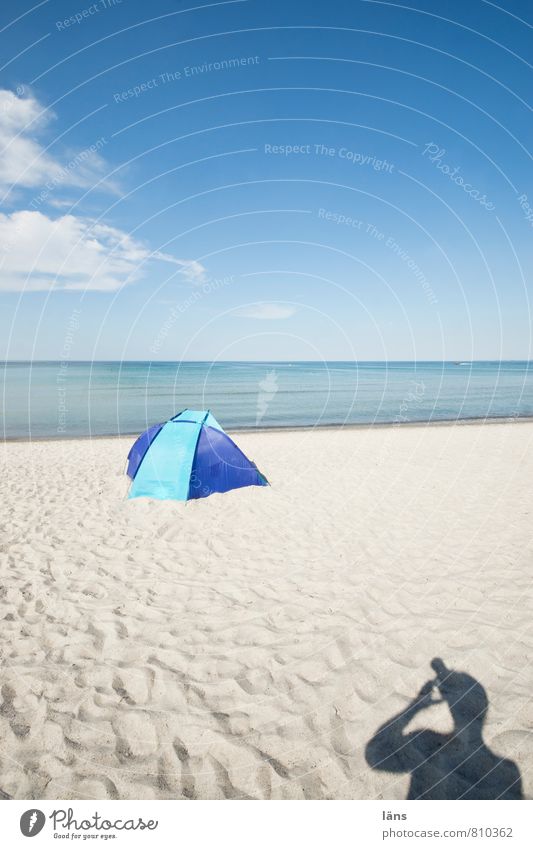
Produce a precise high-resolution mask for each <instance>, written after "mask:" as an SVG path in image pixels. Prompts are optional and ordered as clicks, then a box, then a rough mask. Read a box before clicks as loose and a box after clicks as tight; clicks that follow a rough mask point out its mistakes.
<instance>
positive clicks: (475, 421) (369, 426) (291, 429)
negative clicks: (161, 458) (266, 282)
mask: <svg viewBox="0 0 533 849" xmlns="http://www.w3.org/2000/svg"><path fill="white" fill-rule="evenodd" d="M531 422H533V416H490V417H487V418H474V417H473V418H465V419H434V420H429V421H428V420H426V419H418V420H413V421H408V422H370V423H369V422H352V423H350V424H334V423H332V424H318V425H292V424H291V425H274V426H273V427H254V426H250V427H246V426H243V427H229V428H227V430H226V433H228V434H232V433H234V434H243V433H250V434H253V433H300V432H302V431H313V430H318V431H320V432H322V431H327V430H334V431H338V430H348V431H352V430H375V429H378V430H383V429H386V428H402V429H404V428H414V427H416V428H422V427H432V428H433V427H453V426H460V427H465V426H471V425H480V424H482V425H504V424H515V423H521V424H528V423H531ZM149 426H150V425H147V427H149ZM145 430H146V428H145ZM141 433H143V431H140V430H134V431H124V432H123V433H98V434H77V435H75V436H65V435H63V434H60V435H58V436H5V437H4V438H3V439H2V440H1V441H2V443H3V444H8V443H21V442H30V443H31V442H75V441H76V440H87V439H126V438H127V439H130V438H133V437H136V436H139V435H140V434H141Z"/></svg>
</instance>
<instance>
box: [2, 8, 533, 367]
mask: <svg viewBox="0 0 533 849" xmlns="http://www.w3.org/2000/svg"><path fill="white" fill-rule="evenodd" d="M500 6H501V7H500ZM532 26H533V14H532V10H531V6H530V4H529V3H528V2H519V0H510V1H509V2H506V3H505V4H503V3H502V4H498V3H492V2H482V0H471V2H469V3H464V2H449V3H446V4H435V3H434V2H430V0H412V3H411V4H410V5H409V4H405V5H402V4H399V3H395V2H359V0H350V2H335V0H332V2H328V3H318V4H309V3H301V2H290V3H287V2H277V0H274V2H269V3H266V2H264V1H263V0H261V2H260V1H259V0H243V2H227V3H210V4H200V3H198V4H195V3H193V2H190V3H182V2H171V0H155V2H152V3H150V4H146V3H145V2H137V0H122V2H118V0H115V2H113V0H99V2H96V3H90V2H86V0H80V2H78V0H70V2H53V0H49V2H41V3H39V4H36V5H32V4H31V3H28V2H26V0H22V2H18V1H17V2H14V0H11V2H7V3H4V4H3V5H2V9H1V11H0V30H1V32H0V39H1V40H2V53H1V55H2V56H3V57H5V59H4V66H3V68H2V71H1V74H2V78H1V80H0V88H1V97H0V146H1V147H2V151H3V152H2V157H1V164H0V193H1V195H2V211H1V216H0V255H1V267H0V307H1V309H0V339H1V342H2V344H1V350H0V357H3V358H8V359H29V358H37V359H60V358H61V357H62V356H63V355H64V352H65V350H67V349H68V355H69V357H71V358H73V359H154V360H174V359H182V358H183V359H206V360H211V359H354V358H355V359H473V358H479V359H491V358H495V359H496V358H500V357H501V358H517V359H518V358H528V357H530V356H531V313H530V296H531V267H532V259H533V251H532V243H533V238H532V237H533V181H532V176H533V166H532V161H531V153H530V151H529V149H530V147H531V145H530V140H531V136H532V129H533V127H532V118H531V115H532V113H531V103H530V92H531V90H532V65H531V63H532V61H533V50H532V47H531V46H532V44H533V39H532ZM528 148H529V149H528ZM73 316H74V317H75V320H74V321H73V318H72V317H73ZM73 327H75V329H74V330H73ZM67 339H68V345H67V346H66V347H65V340H67Z"/></svg>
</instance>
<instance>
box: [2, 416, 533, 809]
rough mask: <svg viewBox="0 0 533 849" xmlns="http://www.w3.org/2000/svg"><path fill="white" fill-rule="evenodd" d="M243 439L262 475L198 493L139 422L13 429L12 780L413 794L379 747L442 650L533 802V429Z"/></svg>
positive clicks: (5, 729)
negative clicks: (74, 429) (139, 457)
mask: <svg viewBox="0 0 533 849" xmlns="http://www.w3.org/2000/svg"><path fill="white" fill-rule="evenodd" d="M235 439H236V440H237V441H238V443H239V445H240V446H241V447H242V448H243V450H244V451H245V452H246V453H247V455H248V456H249V457H251V458H253V459H254V460H255V462H256V463H257V465H258V466H259V468H260V469H261V470H262V471H263V472H264V473H265V474H266V475H267V477H268V478H269V480H270V483H271V487H269V488H255V487H254V488H248V489H243V490H236V491H233V492H230V493H227V494H224V495H213V496H211V497H209V498H206V499H202V500H199V501H194V502H189V503H188V504H181V503H176V502H155V501H146V500H136V501H131V500H130V501H128V500H126V499H125V495H126V493H127V487H128V479H127V478H126V477H125V476H124V473H123V471H124V464H125V458H126V455H127V453H128V450H129V447H130V445H131V444H132V441H133V439H130V438H121V439H95V440H73V441H48V442H47V441H43V442H33V443H22V442H20V443H15V442H13V443H6V444H4V445H3V446H2V449H1V456H2V474H1V479H0V493H1V503H2V516H1V520H0V522H1V530H2V534H1V537H2V545H1V552H0V564H1V580H0V584H1V588H0V622H1V626H2V639H1V653H2V670H1V677H2V686H1V701H0V741H1V742H0V789H1V790H2V791H3V792H4V793H6V794H9V795H10V796H12V797H14V798H45V799H53V798H67V799H68V798H101V799H104V798H111V799H116V798H123V799H126V798H132V799H143V798H159V799H172V798H177V799H191V798H199V799H213V798H217V799H218V798H253V799H279V798H282V799H303V798H313V799H375V798H383V799H404V798H406V797H407V795H408V792H409V774H408V773H407V772H405V771H403V772H402V771H399V772H390V771H388V770H386V769H383V768H373V767H372V766H371V765H369V763H368V762H367V759H366V757H365V748H366V746H367V744H368V742H369V741H370V740H371V738H372V737H373V735H374V734H375V732H376V730H377V728H378V727H379V726H381V725H382V724H383V723H385V722H387V720H389V719H391V718H392V717H393V716H394V715H395V714H397V713H398V712H399V711H401V710H402V709H404V708H405V707H406V706H407V705H408V704H409V703H410V702H411V701H412V699H413V698H414V697H415V695H416V694H417V693H418V692H419V691H420V688H421V687H422V686H423V684H424V683H425V682H426V681H427V680H428V679H430V678H432V677H434V672H433V671H432V669H431V667H430V662H431V660H432V659H433V658H435V657H440V658H442V659H443V661H444V663H445V664H446V665H447V667H449V668H452V669H457V670H461V671H464V672H466V673H468V674H469V675H471V676H473V677H474V678H475V679H477V681H479V682H480V683H481V684H482V685H483V687H484V688H485V690H486V693H487V696H488V700H489V707H488V715H487V718H486V722H485V726H484V740H485V743H486V745H487V746H488V747H489V748H490V750H491V751H492V752H493V753H494V754H496V755H498V756H501V757H504V758H507V759H510V760H511V761H513V762H514V764H515V765H516V766H517V767H518V769H519V770H520V773H521V780H522V792H523V795H524V796H525V797H527V798H531V797H533V769H532V768H533V707H532V700H531V697H532V691H533V687H532V684H533V672H532V660H533V597H532V593H531V585H532V576H533V423H530V422H506V423H499V424H495V423H490V424H474V425H468V426H464V425H455V426H453V425H448V426H438V427H437V426H429V427H428V426H420V427H405V426H402V427H381V428H367V429H365V428H361V429H351V430H348V429H346V430H342V429H337V430H335V429H331V430H321V431H317V430H315V431H312V430H309V431H307V430H302V431H287V432H261V433H260V432H257V433H244V434H238V435H236V436H235ZM423 728H431V729H434V730H435V731H437V732H442V733H445V732H447V731H450V730H451V728H452V718H451V714H450V711H449V709H448V707H447V704H446V703H440V704H438V705H435V706H430V707H428V708H427V709H426V710H424V711H423V712H420V713H418V714H417V715H416V716H415V717H414V718H413V719H412V721H411V723H410V725H409V727H408V729H407V730H408V731H411V730H416V729H423ZM444 757H446V755H445V756H444ZM441 763H442V762H441ZM430 777H431V776H430ZM434 778H435V781H438V780H439V776H438V775H437V773H435V776H434ZM489 780H490V779H489ZM495 795H498V794H495Z"/></svg>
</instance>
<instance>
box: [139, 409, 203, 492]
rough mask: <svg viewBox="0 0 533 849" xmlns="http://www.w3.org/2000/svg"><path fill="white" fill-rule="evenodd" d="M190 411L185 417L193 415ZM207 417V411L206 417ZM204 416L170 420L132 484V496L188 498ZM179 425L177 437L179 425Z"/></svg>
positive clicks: (154, 442)
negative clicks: (176, 431)
mask: <svg viewBox="0 0 533 849" xmlns="http://www.w3.org/2000/svg"><path fill="white" fill-rule="evenodd" d="M186 412H187V413H188V414H189V415H187V417H185V416H184V419H185V418H187V420H188V419H189V416H190V413H191V411H190V410H187V411H186ZM203 418H205V412H204V413H203V417H202V419H203ZM201 427H202V420H200V421H196V422H191V423H190V424H189V422H188V421H184V420H182V421H180V423H179V424H176V423H174V421H172V420H171V421H169V422H167V423H166V424H165V425H164V427H163V428H162V429H161V431H160V433H159V435H158V436H157V438H156V439H155V440H154V441H153V442H152V444H151V446H150V450H149V451H148V452H147V453H146V456H145V458H144V460H143V462H142V463H141V465H140V466H139V469H138V471H137V474H136V475H135V478H134V479H133V482H132V484H131V488H130V493H129V496H128V497H129V498H139V497H142V496H148V497H149V498H161V499H165V498H175V499H176V500H178V501H187V498H188V496H189V487H190V481H191V471H192V464H193V461H194V452H195V449H196V443H197V442H198V436H199V434H200V430H201ZM176 428H179V429H180V430H179V438H178V439H176V434H175V429H176Z"/></svg>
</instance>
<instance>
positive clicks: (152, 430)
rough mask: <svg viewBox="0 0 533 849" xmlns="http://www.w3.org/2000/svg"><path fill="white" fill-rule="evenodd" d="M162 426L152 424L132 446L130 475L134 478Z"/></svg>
mask: <svg viewBox="0 0 533 849" xmlns="http://www.w3.org/2000/svg"><path fill="white" fill-rule="evenodd" d="M162 427H163V425H162V424H156V425H152V427H149V428H148V430H145V431H144V433H141V435H140V436H139V438H138V440H137V441H136V442H134V443H133V445H132V446H131V448H130V453H129V454H128V475H129V477H130V478H131V479H132V480H133V478H134V477H135V475H136V474H137V469H138V468H139V466H140V465H141V463H142V460H143V458H144V455H145V454H146V452H147V451H148V449H149V447H150V444H151V443H152V442H153V441H154V439H155V438H156V436H157V434H158V433H159V431H160V430H161V428H162Z"/></svg>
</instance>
